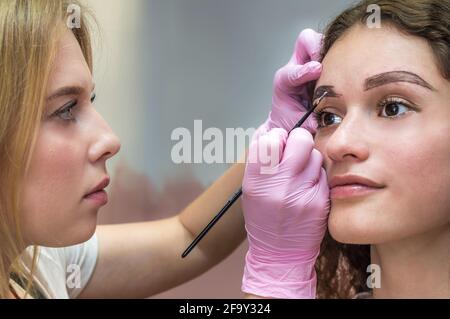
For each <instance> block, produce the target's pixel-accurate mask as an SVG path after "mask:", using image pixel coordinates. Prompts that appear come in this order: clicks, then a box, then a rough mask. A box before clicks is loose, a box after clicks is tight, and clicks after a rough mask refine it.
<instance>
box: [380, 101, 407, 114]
mask: <svg viewBox="0 0 450 319" xmlns="http://www.w3.org/2000/svg"><path fill="white" fill-rule="evenodd" d="M380 108H381V112H380V113H381V114H380V115H381V116H384V117H398V116H401V115H403V114H405V113H406V112H408V111H410V110H411V107H409V106H408V105H407V104H406V103H405V102H403V101H402V100H396V99H390V100H386V101H383V102H382V103H381V104H380Z"/></svg>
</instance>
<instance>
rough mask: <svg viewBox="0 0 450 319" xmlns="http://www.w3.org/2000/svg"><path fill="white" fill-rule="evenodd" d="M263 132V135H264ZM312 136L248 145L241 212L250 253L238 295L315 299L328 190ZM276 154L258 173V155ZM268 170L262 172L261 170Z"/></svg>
mask: <svg viewBox="0 0 450 319" xmlns="http://www.w3.org/2000/svg"><path fill="white" fill-rule="evenodd" d="M263 131H264V130H263ZM313 146H314V141H313V137H312V135H311V133H310V132H309V131H307V130H305V129H303V128H297V129H295V130H294V131H292V132H291V133H290V135H289V137H288V133H287V132H286V131H285V130H284V129H281V128H275V129H272V130H270V131H269V132H266V133H264V132H263V133H262V134H261V135H260V136H259V137H258V138H255V139H253V141H252V143H251V145H250V148H249V153H248V161H247V165H246V170H245V175H244V182H243V185H242V190H243V196H242V207H243V210H244V217H245V227H246V229H247V236H248V243H249V250H248V252H247V255H246V264H245V270H244V276H243V281H242V291H243V292H246V293H249V294H253V295H258V296H262V297H272V298H315V295H316V273H315V270H314V264H315V261H316V259H317V256H318V255H319V251H320V244H321V242H322V239H323V237H324V234H325V230H326V227H327V217H328V212H329V187H328V183H327V176H326V173H325V170H324V169H323V168H322V160H323V157H322V155H321V153H320V152H319V151H317V150H316V149H314V148H313ZM261 149H263V150H267V149H272V150H276V151H278V152H279V154H281V156H279V158H280V160H279V161H278V162H275V163H274V162H272V163H270V166H271V167H270V168H271V169H272V171H271V172H272V173H267V172H266V173H262V171H263V168H264V165H265V164H263V163H262V162H261V161H260V158H259V157H260V156H259V155H260V154H261V153H260V150H261ZM266 168H267V167H266Z"/></svg>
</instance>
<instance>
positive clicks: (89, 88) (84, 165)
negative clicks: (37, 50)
mask: <svg viewBox="0 0 450 319" xmlns="http://www.w3.org/2000/svg"><path fill="white" fill-rule="evenodd" d="M66 86H78V87H80V89H81V92H80V93H79V94H70V95H65V96H61V97H57V98H54V99H51V100H48V101H47V105H46V109H45V111H44V114H45V115H44V119H43V121H42V125H41V128H40V131H39V135H38V137H37V142H36V146H35V149H34V151H33V154H32V164H31V167H30V169H29V171H28V173H27V176H26V182H25V202H24V208H23V212H24V225H25V233H26V236H27V238H26V239H27V242H28V244H34V243H37V244H39V245H47V246H66V245H70V244H75V243H79V242H81V241H84V240H87V239H88V238H90V237H91V236H92V234H93V233H94V231H95V227H96V223H97V213H98V209H99V206H98V205H95V204H93V203H92V202H91V201H88V200H85V199H83V197H84V195H86V194H87V193H89V192H90V191H91V190H92V189H93V188H94V187H96V186H97V185H98V184H99V183H100V182H101V181H102V179H103V178H104V177H106V176H107V170H106V161H107V160H108V159H109V158H111V157H112V156H114V155H115V154H116V153H117V152H118V151H119V149H120V142H119V140H118V138H117V136H115V135H114V133H113V132H112V131H111V129H110V128H109V126H108V124H107V123H106V122H105V121H104V119H103V118H102V117H101V116H100V114H99V113H98V112H97V111H96V110H95V108H94V106H93V105H92V103H91V96H92V92H93V88H94V84H93V82H92V76H91V73H90V71H89V68H88V65H87V63H86V61H85V59H84V57H83V53H82V51H81V49H80V47H79V45H78V43H77V41H76V39H75V37H74V36H73V34H72V33H71V32H66V33H65V34H64V36H63V38H62V39H61V42H60V48H59V52H58V55H57V59H56V61H55V64H54V67H53V70H52V72H51V77H50V82H49V87H48V90H47V97H50V96H51V95H53V94H54V93H55V92H56V91H58V90H59V89H60V88H62V87H66ZM73 100H77V101H78V103H77V105H76V106H75V107H74V108H73V110H72V114H73V118H74V119H75V120H73V121H71V120H65V119H67V118H68V117H69V116H68V113H67V112H66V113H65V114H64V115H62V117H63V118H61V117H59V116H51V114H53V113H54V112H55V111H57V110H58V109H59V108H61V107H62V106H64V105H66V104H67V103H69V102H71V101H73Z"/></svg>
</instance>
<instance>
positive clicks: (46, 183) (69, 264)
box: [0, 0, 320, 298]
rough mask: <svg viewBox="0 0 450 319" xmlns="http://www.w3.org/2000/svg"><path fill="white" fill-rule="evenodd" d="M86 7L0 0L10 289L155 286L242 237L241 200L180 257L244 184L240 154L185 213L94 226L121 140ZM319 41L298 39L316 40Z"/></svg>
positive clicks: (3, 269) (291, 108) (0, 219)
mask: <svg viewBox="0 0 450 319" xmlns="http://www.w3.org/2000/svg"><path fill="white" fill-rule="evenodd" d="M70 4H77V5H78V6H80V8H81V21H80V22H81V24H80V27H79V28H78V27H76V28H68V27H67V24H66V22H67V20H68V14H67V8H68V6H69V5H70ZM87 12H88V11H87V9H86V8H85V7H83V6H82V5H81V4H80V3H78V2H77V1H72V0H71V1H65V0H63V1H50V0H49V1H44V0H2V1H1V2H0V21H1V25H0V68H1V74H2V75H1V77H0V181H1V187H0V243H1V244H0V245H1V246H0V257H1V258H0V297H1V298H30V297H31V298H69V297H70V298H75V297H102V298H107V297H113V298H121V297H124V298H131V297H135V298H140V297H148V296H151V295H153V294H156V293H159V292H161V291H164V290H166V289H169V288H171V287H173V286H176V285H178V284H181V283H183V282H186V281H188V280H190V279H192V278H194V277H195V276H197V275H199V274H201V273H202V272H204V271H206V270H207V269H209V268H211V267H212V266H213V265H215V264H217V263H218V262H219V261H220V260H222V259H224V258H225V257H226V256H227V255H228V254H229V253H230V252H231V251H232V250H233V249H234V248H235V247H237V246H238V245H239V244H240V243H241V242H242V241H243V239H244V238H245V229H244V221H243V216H242V213H241V208H240V202H239V201H238V202H237V203H236V204H235V205H234V206H233V207H232V208H231V210H230V212H228V214H227V216H226V217H224V218H223V220H221V221H220V223H218V224H217V226H216V227H215V228H214V229H213V230H212V231H211V232H210V233H209V234H208V236H207V237H205V239H204V240H203V241H202V242H201V243H200V244H199V246H198V247H197V248H196V249H195V250H194V251H193V252H192V253H191V254H190V255H189V256H188V257H187V258H186V259H184V260H182V259H181V258H180V254H181V252H182V251H183V250H184V249H185V248H186V246H187V245H188V244H189V243H190V242H191V241H192V240H193V238H194V236H195V235H196V234H198V233H199V232H200V230H201V229H202V228H203V227H204V225H205V223H206V222H207V221H209V220H210V219H211V217H212V216H214V215H215V214H216V212H217V211H218V210H219V209H220V208H221V206H222V204H223V203H225V202H226V200H227V199H228V198H229V196H230V195H232V194H233V192H234V191H235V190H236V189H238V188H239V187H240V185H241V183H242V177H243V171H244V165H239V164H236V165H234V166H233V167H231V168H230V169H229V170H228V171H227V172H226V173H225V174H224V175H223V176H222V177H221V178H220V179H219V180H218V181H216V182H215V183H214V184H213V185H212V186H211V187H210V188H209V189H207V190H206V191H205V192H204V193H203V194H202V195H201V196H200V197H199V198H197V199H196V200H195V201H194V202H193V203H192V204H191V205H189V206H188V207H187V208H186V209H185V210H183V211H182V212H181V213H180V214H179V215H177V216H174V217H172V218H168V219H164V220H160V221H153V222H145V223H135V224H125V225H110V226H99V227H97V225H96V223H97V213H98V209H99V208H100V207H101V206H102V205H104V204H105V203H106V201H107V196H106V193H105V192H104V190H103V189H104V188H105V187H106V186H107V185H108V183H109V177H108V173H107V170H106V161H107V160H108V159H109V158H111V157H112V156H114V155H115V154H117V152H118V151H119V149H120V142H119V140H118V138H117V136H115V135H114V133H113V132H112V131H111V129H110V128H109V127H108V124H107V123H105V121H104V120H103V118H102V117H101V116H100V115H99V114H98V113H97V111H96V110H95V108H94V107H93V106H92V103H93V101H94V99H95V93H94V92H95V91H94V83H93V78H92V70H93V65H92V52H91V45H90V33H89V28H88V26H89V22H92V21H93V19H91V18H92V16H90V15H87ZM310 40H311V39H310V38H308V37H303V38H302V39H301V41H300V42H299V43H300V44H301V45H302V46H304V47H305V48H308V47H309V46H308V44H309V43H311V41H310ZM315 47H318V44H315ZM305 53H308V52H306V51H305ZM307 55H308V54H305V59H304V60H303V62H304V67H301V68H300V69H298V68H297V71H301V72H300V73H299V74H300V75H301V76H298V77H297V83H296V85H297V86H298V87H299V88H302V87H303V85H304V83H305V82H307V81H311V80H315V79H317V78H318V76H319V74H320V69H319V68H317V63H315V64H308V63H309V62H310V61H309V59H308V58H307V57H306V56H307ZM288 75H289V74H284V75H283V76H281V77H279V78H278V81H276V89H277V92H278V93H277V94H278V101H277V102H276V103H275V104H274V105H276V106H277V108H276V110H274V111H273V112H272V120H273V121H272V124H273V125H276V126H281V127H285V128H286V129H287V128H288V127H287V126H286V123H285V122H283V119H285V118H288V119H289V121H291V119H292V118H300V117H301V114H302V112H303V111H304V110H301V109H300V108H297V107H296V105H295V104H293V102H292V101H291V100H290V99H289V98H288V96H287V95H286V94H285V93H283V92H285V90H284V89H285V88H286V86H287V87H290V86H292V83H288V82H287V81H286V79H287V77H288ZM285 102H286V103H285ZM289 125H290V124H289ZM124 213H125V212H124ZM187 297H189V296H187Z"/></svg>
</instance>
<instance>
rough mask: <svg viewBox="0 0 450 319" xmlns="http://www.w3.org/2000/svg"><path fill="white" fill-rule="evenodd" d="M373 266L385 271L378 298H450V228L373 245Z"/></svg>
mask: <svg viewBox="0 0 450 319" xmlns="http://www.w3.org/2000/svg"><path fill="white" fill-rule="evenodd" d="M371 263H372V264H376V265H379V266H380V268H381V271H380V274H381V281H380V282H381V285H380V288H376V287H375V288H374V289H373V296H374V298H450V224H447V225H445V227H442V228H440V229H434V230H433V231H430V232H428V233H424V234H421V235H419V236H414V237H410V238H405V239H402V240H399V241H397V242H389V243H385V244H379V245H372V246H371Z"/></svg>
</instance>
